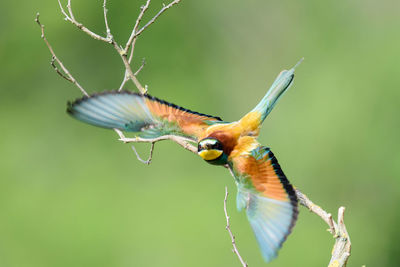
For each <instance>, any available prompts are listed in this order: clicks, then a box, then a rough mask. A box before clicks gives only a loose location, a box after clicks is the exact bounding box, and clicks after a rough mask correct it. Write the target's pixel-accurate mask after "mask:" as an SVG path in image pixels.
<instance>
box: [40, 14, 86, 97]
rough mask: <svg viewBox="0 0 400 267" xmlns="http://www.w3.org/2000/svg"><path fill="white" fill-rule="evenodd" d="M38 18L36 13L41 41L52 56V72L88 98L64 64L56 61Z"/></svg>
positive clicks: (56, 58)
mask: <svg viewBox="0 0 400 267" xmlns="http://www.w3.org/2000/svg"><path fill="white" fill-rule="evenodd" d="M39 16H40V14H39V13H37V14H36V19H35V21H36V23H37V24H38V25H39V27H40V30H41V32H42V35H41V37H42V39H43V41H44V42H45V44H46V46H47V48H48V49H49V51H50V53H51V55H52V59H51V62H50V64H51V66H53V68H54V70H55V71H56V72H57V74H58V75H60V76H61V77H63V78H64V79H66V80H67V81H69V82H71V83H73V84H75V86H77V87H78V88H79V90H81V92H82V93H83V94H84V95H85V96H89V95H88V93H87V92H86V90H85V89H83V87H82V86H81V85H80V84H79V83H78V82H77V81H76V80H75V78H74V77H73V76H72V75H71V73H70V72H69V71H68V69H67V68H66V67H65V66H64V64H63V63H62V62H61V60H59V59H58V57H57V56H56V54H55V53H54V50H53V48H52V47H51V45H50V43H49V42H48V41H47V38H46V36H45V34H44V25H42V24H41V23H40V21H39ZM55 62H57V64H58V65H59V66H60V68H61V69H62V71H63V72H64V73H65V75H64V74H63V73H62V72H60V70H59V69H58V68H57V67H56V65H55Z"/></svg>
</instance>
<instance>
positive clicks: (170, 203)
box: [0, 0, 400, 267]
mask: <svg viewBox="0 0 400 267" xmlns="http://www.w3.org/2000/svg"><path fill="white" fill-rule="evenodd" d="M144 2H145V1H144V0H142V1H137V0H135V1H123V0H110V1H109V3H108V7H109V20H110V26H111V29H112V31H113V34H114V36H115V38H116V40H117V41H119V42H120V43H121V44H123V43H125V42H126V39H127V37H128V36H129V34H130V29H131V27H132V26H133V24H134V22H135V19H136V16H137V14H138V11H139V7H140V5H141V4H143V3H144ZM166 3H167V2H166ZM161 4H162V2H161V1H157V0H154V1H152V4H151V7H150V10H149V12H148V13H147V16H145V21H147V20H148V19H149V18H150V17H151V16H153V15H154V14H155V13H156V12H157V11H158V10H159V9H160V8H161ZM73 5H74V10H75V15H76V17H77V19H78V20H79V21H81V22H82V23H84V24H85V25H87V26H88V27H89V28H91V29H93V30H94V31H96V32H98V33H100V34H103V35H104V33H105V29H104V23H103V17H102V1H100V0H97V1H94V0H91V1H73ZM0 10H1V11H0V14H1V16H0V22H1V25H2V27H1V28H2V29H1V30H0V40H1V41H0V62H1V66H2V69H1V72H0V111H1V112H0V117H1V131H0V134H1V138H0V151H1V154H0V162H1V163H0V266H6V267H17V266H18V267H25V266H26V267H28V266H29V267H36V266H37V267H39V266H40V267H47V266H48V267H50V266H51V267H53V266H57V267H62V266H97V267H99V266H117V267H125V266H127V267H128V266H239V262H238V260H237V258H236V257H235V256H234V255H233V254H232V252H231V243H230V240H229V236H228V234H227V232H226V231H225V217H224V214H223V198H224V186H225V185H228V187H229V191H230V193H231V194H230V198H229V203H228V205H229V207H228V208H229V213H230V215H231V223H232V230H233V231H234V233H235V235H236V236H237V242H238V246H239V249H240V251H241V253H242V255H243V256H244V258H245V259H246V261H247V262H248V263H249V266H265V263H264V262H263V261H262V258H261V255H260V253H259V250H258V246H257V244H256V241H255V238H254V237H253V234H252V232H251V229H250V226H249V224H248V223H247V220H246V216H245V214H244V213H238V212H237V211H236V207H235V195H236V189H235V187H234V184H233V180H232V178H231V177H230V175H229V173H228V172H227V171H226V170H225V169H224V168H220V167H215V166H211V165H208V164H205V163H204V162H203V161H202V160H200V159H199V158H198V157H197V156H196V155H193V154H190V153H189V152H187V151H185V150H184V149H182V148H181V147H178V146H177V145H175V144H173V143H170V142H162V143H159V144H157V145H156V151H155V155H154V159H153V163H152V164H151V165H150V166H146V165H143V164H142V163H140V162H138V161H137V160H136V157H135V155H134V153H133V152H132V151H131V148H130V146H129V145H124V144H121V143H120V142H118V141H117V136H116V134H115V133H114V132H112V131H107V130H103V129H99V128H95V127H91V126H88V125H85V124H83V123H80V122H78V121H76V120H73V119H71V118H70V117H69V116H68V115H67V114H66V112H65V108H66V102H67V100H73V99H74V98H76V97H79V96H80V92H79V91H78V89H77V88H75V87H74V86H73V85H72V84H69V83H67V82H66V81H65V80H63V79H61V78H60V77H59V76H58V75H56V74H55V72H54V71H53V70H52V68H51V67H50V65H49V62H50V54H49V52H48V50H47V48H46V46H45V44H44V43H43V41H42V40H41V39H40V30H39V27H38V26H37V25H36V24H35V23H34V17H35V14H36V12H37V11H39V12H40V13H41V21H42V23H43V24H44V25H45V26H46V31H47V33H46V34H47V37H48V39H49V41H50V42H51V44H52V45H53V47H54V49H55V51H56V53H57V55H58V56H59V57H60V58H61V59H62V60H63V62H64V63H65V65H66V66H67V67H68V68H69V70H70V71H71V72H72V73H73V75H74V76H75V78H76V79H77V80H78V81H79V82H80V83H81V84H82V85H83V86H84V87H85V88H86V89H87V90H88V91H89V92H95V91H103V90H109V89H115V88H117V87H118V86H119V84H120V81H121V78H122V75H123V65H122V63H121V62H120V59H119V57H118V55H117V54H116V53H115V51H114V50H113V49H112V47H110V46H109V45H106V44H104V43H101V42H99V41H95V40H92V39H91V38H89V37H88V36H86V35H85V34H83V33H81V32H80V31H78V30H77V29H76V28H75V27H74V26H72V25H70V24H69V23H67V22H66V21H64V20H63V17H62V15H61V13H60V11H59V8H58V4H57V2H56V1H53V0H52V1H50V0H40V1H24V2H23V3H20V2H18V1H2V2H1V3H0ZM399 10H400V2H399V1H397V0H384V1H371V0H354V1H344V0H339V1H317V0H306V1H294V0H279V1H278V0H271V1H263V0H250V1H239V0H230V1H228V0H224V1H222V0H220V1H212V0H203V1H195V0H182V2H181V4H180V5H178V6H175V7H174V8H173V9H171V10H169V11H168V12H167V13H166V14H164V15H163V16H162V17H161V18H160V19H159V20H158V21H157V23H156V24H154V25H153V26H151V28H149V30H147V31H146V32H145V33H144V34H143V35H142V36H141V37H140V39H139V40H138V43H137V47H136V49H137V50H136V53H135V55H136V57H135V63H134V66H135V68H136V67H137V66H139V65H140V62H141V59H142V58H146V61H147V65H146V67H145V68H144V70H143V71H142V72H141V73H140V75H139V79H140V81H141V82H142V83H143V84H147V85H148V86H149V92H150V94H152V95H155V96H157V97H159V98H162V99H165V100H168V101H170V102H173V103H176V104H178V105H182V106H184V107H186V108H189V109H193V110H196V111H199V112H203V113H208V114H212V115H219V116H221V117H222V118H223V119H224V120H228V121H232V120H236V119H238V118H240V116H242V115H243V114H245V113H246V112H247V111H249V110H250V109H251V108H253V107H254V106H255V104H256V103H257V102H258V101H259V100H260V99H261V97H262V96H263V95H264V94H265V93H266V91H267V88H268V87H269V86H270V84H271V83H272V82H273V80H274V78H275V77H276V75H277V74H278V73H279V72H280V71H281V70H282V69H284V68H289V67H291V66H293V65H294V64H295V63H296V62H297V61H298V60H299V59H300V58H301V57H305V61H304V62H303V63H302V64H301V66H300V67H299V68H298V69H297V71H296V74H297V76H296V79H295V83H294V86H293V87H292V88H291V89H290V90H289V92H288V93H287V94H286V95H285V96H284V97H283V98H282V99H281V100H280V102H279V104H278V105H277V106H276V108H275V110H274V111H273V112H272V113H271V115H270V116H269V117H268V119H267V120H266V122H265V124H264V127H263V130H262V132H261V135H260V142H261V143H262V144H265V145H268V146H270V147H271V148H272V150H273V151H274V153H275V155H276V156H277V158H278V159H279V161H280V163H281V165H282V167H283V169H284V171H285V173H286V175H287V176H288V178H289V179H290V181H291V182H292V183H293V184H295V185H296V186H297V187H298V188H300V189H301V190H302V191H303V192H304V193H306V194H307V195H308V196H309V197H310V198H311V199H312V200H313V201H315V202H316V203H318V204H319V205H321V206H322V207H324V208H325V209H326V210H328V211H330V212H332V213H333V214H334V215H335V217H336V212H337V209H338V207H339V206H341V205H343V206H346V208H347V210H346V216H345V221H346V225H347V228H348V231H349V233H350V236H351V240H352V244H353V249H352V256H351V257H350V260H349V266H361V265H363V264H366V266H397V265H398V264H399V262H400V249H399V245H398V240H399V238H400V233H399V231H398V227H399V225H400V213H399V205H398V204H399V201H400V193H399V191H400V190H399V186H400V181H399V175H400V153H399V151H400V150H399V149H400V145H399V136H400V118H399V115H400V112H399V110H400V105H399V102H400V88H399V84H400V68H399V62H400V52H399V47H400V31H399V29H400V19H399V16H398V14H399ZM127 88H128V89H132V90H134V86H133V85H132V84H128V86H127ZM139 147H140V152H141V154H142V155H144V157H145V156H146V154H147V153H148V146H147V145H140V146H139ZM326 229H327V226H326V225H325V224H324V223H323V222H322V220H320V219H319V218H318V217H317V216H315V215H314V214H311V213H310V212H308V211H307V210H306V209H304V208H303V207H301V208H300V216H299V220H298V223H297V225H296V227H295V228H294V231H293V233H292V234H291V235H290V236H289V238H288V240H287V242H286V243H285V244H284V246H283V248H282V250H281V252H280V256H279V257H278V259H277V260H275V261H274V262H272V263H271V264H269V266H326V265H327V263H328V261H329V258H330V252H331V249H332V246H333V243H334V239H333V238H332V236H331V235H330V234H329V233H328V232H326V231H325V230H326Z"/></svg>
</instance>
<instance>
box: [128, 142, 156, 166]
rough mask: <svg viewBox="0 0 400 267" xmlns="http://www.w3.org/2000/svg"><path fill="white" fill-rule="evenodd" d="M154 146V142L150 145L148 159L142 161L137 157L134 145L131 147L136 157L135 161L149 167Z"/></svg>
mask: <svg viewBox="0 0 400 267" xmlns="http://www.w3.org/2000/svg"><path fill="white" fill-rule="evenodd" d="M154 144H155V142H152V143H151V147H150V155H149V158H148V159H147V160H143V159H142V158H141V157H140V155H139V153H138V152H137V151H136V148H135V146H134V145H132V150H133V151H134V152H135V154H136V157H137V159H138V160H139V161H140V162H142V163H144V164H147V165H149V164H150V163H151V160H152V159H153V151H154Z"/></svg>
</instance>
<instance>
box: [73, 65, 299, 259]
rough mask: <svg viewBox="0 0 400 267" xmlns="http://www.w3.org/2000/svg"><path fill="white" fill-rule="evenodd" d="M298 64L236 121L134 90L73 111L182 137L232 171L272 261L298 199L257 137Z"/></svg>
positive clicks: (96, 120)
mask: <svg viewBox="0 0 400 267" xmlns="http://www.w3.org/2000/svg"><path fill="white" fill-rule="evenodd" d="M297 65H298V64H297ZM297 65H296V66H297ZM296 66H295V67H296ZM295 67H293V68H292V69H290V70H284V71H282V72H281V73H280V74H279V75H278V77H277V78H276V80H275V81H274V83H273V84H272V86H271V88H270V89H269V90H268V92H267V94H266V95H265V96H264V98H263V99H262V100H261V102H260V103H259V104H258V105H257V106H256V107H255V108H254V109H253V110H252V111H250V112H249V113H247V114H246V115H245V116H244V117H243V118H241V119H240V120H238V121H235V122H230V123H229V122H225V121H223V120H222V119H221V118H219V117H215V116H210V115H206V114H202V113H198V112H194V111H191V110H188V109H185V108H182V107H180V106H177V105H174V104H171V103H169V102H166V101H163V100H160V99H158V98H156V97H152V96H150V95H147V94H144V95H141V94H137V93H133V92H128V91H108V92H103V93H99V94H94V95H91V96H90V97H83V98H81V99H78V100H76V101H74V102H73V103H68V109H67V112H68V113H69V114H70V115H71V116H73V117H74V118H76V119H78V120H80V121H83V122H86V123H89V124H92V125H95V126H100V127H104V128H110V129H114V128H116V129H119V130H121V131H127V132H136V133H137V136H139V137H141V138H156V137H160V136H165V135H176V136H181V137H185V138H188V139H189V140H191V141H193V142H196V143H197V144H198V152H197V153H198V155H199V156H200V157H202V158H203V159H204V160H205V161H206V162H208V163H211V164H214V165H222V166H226V167H228V168H230V169H231V171H232V173H233V174H234V178H235V182H236V185H237V188H238V193H237V208H238V210H239V211H240V210H242V209H245V210H246V213H247V217H248V220H249V222H250V225H251V227H252V229H253V232H254V234H255V236H256V239H257V241H258V244H259V246H260V249H261V252H262V255H263V257H264V259H265V260H266V261H267V262H269V261H271V260H272V259H274V258H275V257H276V256H277V253H278V250H279V249H280V248H281V246H282V243H283V242H284V241H285V240H286V237H287V236H288V235H289V234H290V232H291V230H292V228H293V226H294V225H295V222H296V219H297V214H298V200H297V197H296V194H295V190H294V189H293V186H292V185H291V184H290V183H289V181H288V179H287V178H286V176H285V174H284V173H283V171H282V169H281V167H280V165H279V164H278V161H277V159H276V158H275V156H274V154H273V153H272V152H271V150H270V149H269V148H268V147H265V146H262V145H260V144H259V143H258V142H257V137H258V135H259V132H260V127H261V124H262V122H263V121H264V119H265V118H266V117H267V116H268V114H269V113H270V112H271V110H272V108H273V107H274V106H275V104H276V102H277V101H278V99H279V98H280V97H281V96H282V94H283V93H284V92H285V91H286V90H287V89H288V88H289V87H290V85H291V84H292V82H293V78H294V69H295Z"/></svg>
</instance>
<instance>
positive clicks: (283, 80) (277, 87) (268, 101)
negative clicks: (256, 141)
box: [251, 59, 303, 123]
mask: <svg viewBox="0 0 400 267" xmlns="http://www.w3.org/2000/svg"><path fill="white" fill-rule="evenodd" d="M302 61H303V59H301V60H300V61H299V62H298V63H297V64H296V65H295V66H294V67H293V68H291V69H290V70H284V71H282V72H281V73H279V75H278V77H277V78H276V79H275V81H274V82H273V83H272V85H271V87H270V88H269V90H268V92H267V94H266V95H265V96H264V98H263V99H262V100H261V101H260V103H259V104H258V105H257V106H256V107H255V108H254V109H253V110H252V111H251V112H259V113H261V119H260V120H261V122H260V123H262V122H263V121H264V120H265V118H266V117H267V116H268V114H269V113H270V112H271V111H272V109H273V108H274V106H275V104H276V103H277V102H278V100H279V99H280V98H281V96H282V95H283V94H284V93H285V92H286V91H287V90H288V89H289V87H290V86H291V85H292V83H293V79H294V70H295V68H296V67H297V66H298V65H299V64H300V63H301V62H302Z"/></svg>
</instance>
